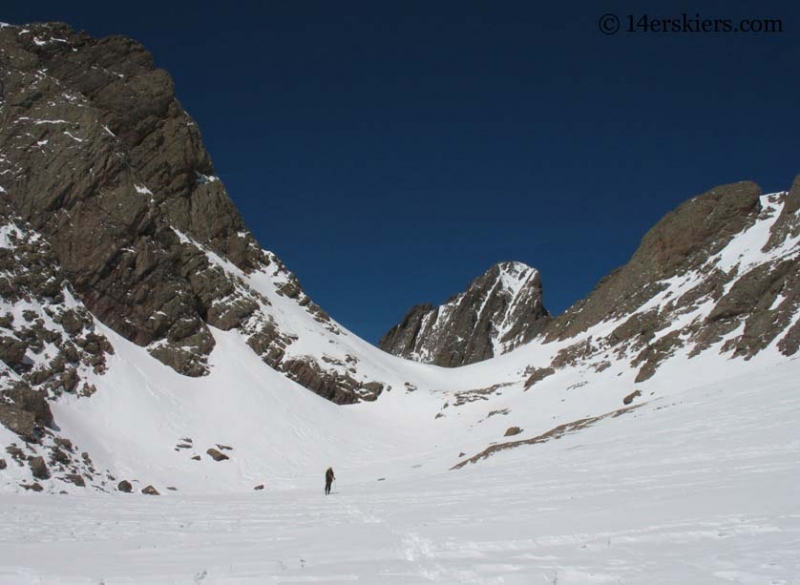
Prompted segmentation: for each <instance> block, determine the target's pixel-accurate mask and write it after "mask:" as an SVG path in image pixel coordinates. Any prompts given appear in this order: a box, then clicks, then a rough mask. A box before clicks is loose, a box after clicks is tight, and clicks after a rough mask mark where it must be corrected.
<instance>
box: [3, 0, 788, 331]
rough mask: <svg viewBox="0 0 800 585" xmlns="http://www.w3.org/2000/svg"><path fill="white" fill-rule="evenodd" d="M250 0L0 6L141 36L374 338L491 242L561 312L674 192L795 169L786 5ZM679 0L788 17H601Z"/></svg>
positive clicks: (330, 302)
mask: <svg viewBox="0 0 800 585" xmlns="http://www.w3.org/2000/svg"><path fill="white" fill-rule="evenodd" d="M247 4H248V5H245V3H229V4H226V3H223V2H214V3H211V2H192V3H189V2H186V3H184V5H182V6H177V5H173V4H172V3H168V2H158V3H155V2H152V3H151V2H131V3H112V2H102V3H101V2H83V3H80V2H64V1H63V0H59V1H58V2H50V1H37V2H16V1H12V2H11V3H10V4H9V3H8V2H4V3H3V6H2V8H0V20H4V21H8V22H12V23H16V24H19V23H22V22H28V21H34V20H62V21H66V22H68V23H70V24H72V25H73V26H74V27H75V28H78V29H84V30H86V31H87V32H89V33H90V34H92V35H94V36H105V35H110V34H124V35H127V36H131V37H134V38H136V39H138V40H140V41H141V42H143V43H144V44H145V45H146V46H147V47H148V48H149V49H150V50H151V51H152V52H153V53H154V56H155V60H156V63H157V65H158V66H160V67H164V68H166V69H168V70H169V71H170V73H171V74H172V75H173V77H174V79H175V83H176V88H177V94H178V98H179V99H180V101H181V103H182V104H183V105H184V106H185V107H186V109H187V110H188V111H189V113H190V114H192V115H193V116H194V117H195V118H196V119H197V121H198V123H199V125H200V128H201V130H202V132H203V137H204V139H205V142H206V146H207V147H208V149H209V151H210V153H211V156H212V158H213V160H214V163H215V167H216V170H217V173H218V175H220V177H221V178H222V179H223V181H224V182H225V184H226V186H227V188H228V191H229V193H230V195H231V197H232V198H233V200H234V201H235V202H236V204H237V205H238V207H239V209H240V210H241V212H242V215H243V216H244V218H245V221H246V222H247V224H248V226H249V227H250V228H251V229H252V231H253V232H254V233H255V235H256V237H257V238H258V239H259V241H260V242H261V244H262V246H263V247H265V248H267V249H270V250H273V251H275V252H276V253H277V254H278V255H279V257H281V258H282V259H283V261H284V262H285V263H286V264H287V265H288V266H289V268H290V269H292V270H293V271H294V272H295V273H296V274H297V275H298V277H299V278H300V281H301V282H302V283H303V285H304V286H305V288H306V290H307V291H308V293H309V294H310V295H311V296H312V298H313V299H314V300H315V301H317V302H318V303H319V304H320V305H322V306H323V307H324V308H325V309H326V310H327V311H329V312H330V313H331V314H332V316H333V317H334V318H336V319H337V320H339V321H340V322H341V323H343V324H344V325H345V326H347V327H349V328H350V329H352V330H353V331H355V332H356V333H358V334H360V335H362V336H363V337H365V338H367V339H369V340H370V341H376V340H377V339H378V337H380V335H381V334H382V333H383V332H385V331H386V330H387V329H388V328H389V327H390V326H391V325H393V324H394V323H395V322H397V321H398V320H399V319H400V318H401V317H402V316H403V314H404V313H405V312H406V310H407V309H409V308H410V307H411V306H412V305H413V304H416V303H419V302H425V301H429V302H435V303H440V302H443V301H444V300H445V299H446V298H447V297H448V296H450V295H451V294H453V293H456V292H459V291H461V290H463V289H464V288H465V287H466V285H467V284H468V282H469V281H470V280H471V279H472V278H474V277H476V276H478V275H479V274H481V273H482V272H483V271H484V270H486V269H487V268H488V267H489V266H490V265H491V264H493V263H495V262H498V261H502V260H519V261H522V262H526V263H528V264H530V265H532V266H535V267H536V268H538V269H539V270H540V271H541V272H542V279H543V286H544V293H545V305H546V306H547V307H548V308H549V309H550V310H551V311H552V312H554V313H559V312H561V311H563V310H564V309H566V308H567V307H568V306H569V305H570V304H572V303H573V302H575V301H576V300H578V299H580V298H582V297H584V296H585V295H586V294H588V293H589V292H590V290H591V289H592V287H593V286H594V285H595V283H596V282H597V281H598V280H599V279H600V278H601V277H602V276H604V275H605V274H607V273H608V272H610V271H611V270H612V269H614V268H616V267H617V266H619V265H621V264H623V263H625V262H626V261H627V260H628V258H629V257H630V255H631V254H632V253H633V252H634V250H635V249H636V247H637V246H638V243H639V240H640V239H641V237H642V236H643V235H644V233H645V232H646V231H647V230H648V229H649V228H650V227H652V225H653V224H654V223H655V222H656V221H658V220H659V219H660V218H661V217H662V216H663V215H664V214H665V213H666V212H668V211H669V210H671V209H673V208H674V207H675V206H677V205H678V204H679V203H681V202H682V201H684V200H685V199H688V198H689V197H691V196H693V195H695V194H698V193H701V192H703V191H705V190H707V189H709V188H711V187H713V186H715V185H717V184H721V183H728V182H733V181H738V180H744V179H752V180H755V181H757V182H758V183H760V184H761V186H762V187H763V188H764V190H765V191H777V190H783V189H786V188H788V186H789V185H790V184H791V181H792V179H793V177H794V176H795V174H796V173H798V172H800V106H798V103H800V101H798V100H800V98H798V96H800V74H798V71H800V36H798V33H799V31H800V8H797V5H796V4H795V5H794V7H793V3H789V2H760V3H758V4H753V3H749V2H735V1H728V2H722V3H710V2H701V1H698V2H693V3H687V2H672V3H669V2H659V3H651V4H652V5H651V6H650V7H646V8H644V7H643V4H642V3H641V2H637V3H633V2H627V3H626V2H615V3H594V2H592V3H589V2H586V3H583V4H573V5H571V6H563V7H560V6H555V5H554V4H556V3H548V4H551V5H547V6H541V5H540V4H541V3H536V2H531V1H525V2H516V1H514V2H467V1H461V2H443V1H441V2H440V1H436V2H432V1H425V2H421V1H409V0H405V1H402V2H401V1H396V2H376V1H374V0H373V1H370V2H361V1H359V2H355V1H346V0H343V1H341V2H331V1H327V0H326V1H310V0H303V1H298V0H285V1H267V2H257V3H256V2H253V3H247ZM250 4H252V6H250ZM682 12H688V13H689V16H694V15H695V14H698V13H699V14H700V16H701V17H708V18H731V19H734V20H737V19H741V18H749V19H752V18H780V19H781V20H782V25H783V33H781V34H733V33H731V34H702V33H694V34H692V33H684V34H673V33H670V34H663V33H662V34H652V33H643V32H641V31H640V32H637V33H628V32H625V31H624V30H622V31H620V32H619V33H617V34H616V35H611V36H606V35H604V34H602V33H601V32H600V31H599V28H598V19H599V18H600V17H601V16H602V15H604V14H606V13H615V14H616V15H617V16H618V17H619V18H620V20H621V22H622V27H623V29H624V28H626V27H627V24H628V20H627V18H628V17H627V15H629V14H634V15H636V18H637V19H638V18H639V17H640V16H641V15H643V14H648V15H649V16H651V17H680V15H681V13H682Z"/></svg>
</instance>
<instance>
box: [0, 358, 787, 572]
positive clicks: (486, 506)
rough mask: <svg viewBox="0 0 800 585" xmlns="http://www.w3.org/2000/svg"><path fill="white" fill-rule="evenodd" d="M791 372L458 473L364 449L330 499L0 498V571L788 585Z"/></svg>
mask: <svg viewBox="0 0 800 585" xmlns="http://www.w3.org/2000/svg"><path fill="white" fill-rule="evenodd" d="M797 373H798V361H797V360H793V361H791V362H787V363H784V364H782V365H780V366H777V367H773V368H770V369H768V370H766V371H762V370H754V371H752V372H751V373H749V374H747V375H743V376H740V377H737V378H735V379H733V380H730V381H727V382H722V383H716V384H707V385H700V386H696V387H692V388H687V389H684V390H683V391H676V392H675V393H674V394H673V396H672V397H671V398H670V399H664V400H653V401H651V402H648V403H647V404H645V405H644V406H642V407H641V408H639V409H637V410H635V411H634V412H631V413H629V414H627V415H625V416H621V417H618V418H611V419H606V420H604V421H602V422H601V423H598V424H597V425H595V426H593V427H589V428H587V429H585V430H583V431H582V432H580V433H576V434H572V435H566V436H564V437H563V438H562V439H560V440H557V441H551V442H547V443H544V444H540V445H532V446H527V447H521V448H518V449H515V450H510V451H505V452H502V453H499V454H497V455H496V456H494V457H492V458H490V459H488V460H486V461H484V462H481V463H480V464H476V465H472V466H467V467H466V468H464V469H462V470H459V471H441V470H438V471H435V472H430V473H427V474H424V475H422V474H421V475H420V476H419V477H410V476H406V477H404V476H403V474H402V473H399V472H397V471H395V470H396V469H397V468H398V467H399V466H400V464H398V463H397V462H395V461H392V460H391V458H388V457H387V458H385V459H384V463H383V468H382V470H381V466H380V465H376V463H375V462H373V461H364V465H365V468H368V467H372V468H373V470H374V471H375V472H378V471H383V475H382V476H381V477H384V476H385V480H384V481H378V480H379V479H380V478H379V477H374V476H373V477H367V476H366V475H359V474H356V473H353V474H351V473H350V472H349V471H347V472H345V471H344V470H343V469H340V470H339V473H338V481H337V483H336V486H335V493H334V494H333V495H331V496H330V497H325V496H324V495H322V485H321V480H322V468H320V469H318V473H317V477H315V478H314V479H315V480H316V481H311V482H309V483H308V484H307V485H304V486H298V487H294V488H292V489H273V488H270V489H266V490H264V491H261V492H252V493H248V494H224V495H222V494H219V495H198V496H190V495H187V494H182V493H180V492H179V493H177V494H171V495H169V497H164V498H152V497H147V496H141V495H134V496H124V497H123V496H120V497H110V496H99V497H98V496H90V495H66V496H53V497H27V496H23V495H5V496H4V497H3V505H2V507H0V550H2V551H3V554H2V555H0V583H3V584H15V585H17V584H29V583H30V584H33V583H37V584H39V583H62V584H64V583H76V584H77V583H81V584H84V583H85V584H89V583H92V584H97V583H104V584H106V585H112V584H117V583H119V584H122V583H128V584H133V583H137V584H139V583H164V584H166V583H174V584H180V583H231V584H233V583H253V584H255V583H310V582H322V583H343V582H362V583H386V584H400V583H411V584H415V583H429V582H436V583H487V584H488V583H493V584H499V583H503V584H531V583H543V584H546V583H551V584H552V583H558V584H559V585H565V584H594V583H622V584H635V583H641V584H651V583H684V584H695V583H696V584H702V585H708V584H714V583H720V584H722V583H748V584H774V585H778V584H782V585H789V584H794V585H796V584H797V583H800V557H798V555H797V551H798V550H800V503H799V502H798V499H797V491H796V487H797V485H799V484H800V465H798V463H800V430H798V427H797V425H796V421H797V419H798V417H799V416H800V395H798V394H797V393H796V392H787V391H786V390H787V387H790V386H794V385H795V384H796V380H797ZM340 410H345V411H349V410H351V409H340ZM360 457H368V454H367V453H365V452H360V453H358V454H357V455H353V460H354V461H355V460H356V459H358V458H360ZM422 461H423V459H420V462H422Z"/></svg>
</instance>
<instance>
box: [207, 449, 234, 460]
mask: <svg viewBox="0 0 800 585" xmlns="http://www.w3.org/2000/svg"><path fill="white" fill-rule="evenodd" d="M206 453H207V454H208V455H209V457H211V458H212V459H213V460H214V461H225V460H226V459H230V457H228V456H227V455H225V453H221V452H219V451H217V450H216V449H214V448H213V447H212V448H210V449H209V450H208V451H206Z"/></svg>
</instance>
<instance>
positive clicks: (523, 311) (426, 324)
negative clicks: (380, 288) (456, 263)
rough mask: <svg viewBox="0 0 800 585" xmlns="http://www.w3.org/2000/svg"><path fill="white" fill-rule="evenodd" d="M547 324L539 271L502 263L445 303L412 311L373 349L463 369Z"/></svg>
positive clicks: (530, 336)
mask: <svg viewBox="0 0 800 585" xmlns="http://www.w3.org/2000/svg"><path fill="white" fill-rule="evenodd" d="M547 320H548V313H547V310H546V309H545V308H544V305H543V304H542V284H541V278H540V276H539V272H538V271H537V270H536V269H534V268H531V267H530V266H526V265H525V264H522V263H521V262H501V263H500V264H496V265H494V266H492V267H491V268H490V269H489V270H487V271H486V272H485V273H484V274H483V275H481V276H479V277H478V278H476V279H475V280H473V281H472V282H471V283H470V285H469V287H467V290H466V291H465V292H463V293H460V294H457V295H456V296H454V297H452V298H451V299H449V300H448V301H447V302H446V303H445V304H443V305H441V306H439V307H434V306H433V305H430V304H423V305H417V306H415V307H413V308H412V309H411V310H410V311H409V312H408V314H407V315H406V316H405V317H404V318H403V320H402V321H401V322H400V323H399V324H397V325H395V326H394V327H392V328H391V329H390V330H389V331H388V332H387V333H386V335H384V336H383V337H382V338H381V340H380V341H379V342H378V347H380V348H381V349H382V350H384V351H387V352H389V353H391V354H394V355H397V356H400V357H403V358H407V359H411V360H415V361H421V362H425V363H432V364H436V365H439V366H448V367H455V366H463V365H466V364H471V363H475V362H479V361H482V360H486V359H489V358H491V357H493V356H495V355H500V354H502V353H505V352H507V351H510V350H512V349H514V348H516V347H519V346H520V345H522V344H524V343H527V342H528V341H530V340H531V339H533V337H534V336H535V335H536V334H537V333H539V332H540V331H541V330H542V328H543V327H544V325H545V324H546V323H547Z"/></svg>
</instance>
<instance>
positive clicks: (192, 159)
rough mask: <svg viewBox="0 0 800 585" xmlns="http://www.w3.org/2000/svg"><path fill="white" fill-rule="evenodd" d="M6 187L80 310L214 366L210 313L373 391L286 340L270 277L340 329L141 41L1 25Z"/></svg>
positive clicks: (281, 361)
mask: <svg viewBox="0 0 800 585" xmlns="http://www.w3.org/2000/svg"><path fill="white" fill-rule="evenodd" d="M0 192H2V197H3V199H4V201H5V202H6V204H7V205H8V207H9V210H10V211H11V212H13V213H14V214H18V216H19V219H20V221H21V222H23V223H24V224H25V225H26V226H27V228H29V229H31V230H33V231H34V232H35V233H37V234H40V236H41V237H42V238H43V240H45V241H46V242H47V243H48V245H49V246H50V249H51V250H52V255H53V258H52V259H53V261H54V264H53V266H54V268H53V270H58V271H59V273H60V274H63V275H64V277H65V279H66V282H67V283H68V285H69V290H71V291H72V292H74V294H75V296H76V298H77V299H79V300H80V302H81V303H82V304H84V305H85V307H86V309H88V311H89V312H91V314H92V315H93V316H94V317H96V318H97V319H98V320H99V321H100V322H102V323H104V324H106V325H108V326H109V327H111V328H112V329H113V330H115V331H116V332H118V333H120V334H121V335H123V336H124V337H125V338H127V339H129V340H131V341H133V342H135V343H137V344H139V345H142V346H145V347H147V348H148V350H149V352H150V353H151V355H152V356H153V357H155V358H157V359H158V360H160V361H162V362H163V363H165V364H167V365H169V366H170V367H172V368H173V369H175V370H176V371H177V372H179V373H182V374H185V375H188V376H202V375H205V374H207V373H208V362H207V358H208V355H209V354H210V352H211V351H212V349H213V347H214V338H213V335H212V334H211V333H210V331H209V327H216V328H218V329H221V330H226V331H227V330H231V329H238V330H241V331H242V332H243V333H244V334H245V335H246V336H247V339H248V343H249V344H250V346H251V347H252V348H253V349H254V350H255V351H256V352H257V353H258V354H259V355H261V356H262V358H263V359H264V361H265V362H267V363H268V364H269V365H270V366H272V367H274V368H276V369H278V370H280V371H283V372H285V373H286V374H287V375H288V376H289V377H291V378H293V379H295V380H296V381H298V382H300V383H301V384H303V385H305V386H306V387H308V388H310V389H312V390H314V391H315V392H317V393H319V394H321V395H323V396H325V397H326V398H329V399H331V400H334V401H336V402H340V403H347V402H354V401H357V400H359V399H360V398H364V397H373V398H374V396H375V395H376V394H375V392H376V388H378V385H375V384H372V385H369V384H370V380H368V379H367V378H366V377H365V376H364V375H362V374H360V373H359V372H358V371H357V368H356V367H354V366H353V365H352V364H347V365H345V364H344V362H343V361H342V360H339V362H340V363H321V362H319V360H318V359H317V358H314V357H310V356H308V355H306V354H305V353H302V352H296V353H297V355H290V354H291V353H292V352H288V353H287V348H288V347H289V346H291V345H292V344H293V342H294V341H295V340H296V338H297V335H296V332H294V331H290V330H286V328H283V329H282V328H281V327H280V326H279V324H278V323H277V322H276V319H275V316H274V310H273V309H274V307H273V306H272V305H273V304H274V303H273V302H271V301H270V300H269V299H268V296H269V294H271V293H272V292H274V293H275V294H277V295H278V296H280V297H282V298H286V299H289V300H290V301H292V302H294V303H295V304H296V305H297V306H298V307H299V308H300V310H301V311H303V312H305V313H307V314H308V315H309V317H310V318H312V319H313V320H314V321H316V322H318V323H319V324H320V325H321V326H322V327H323V328H325V329H326V330H327V331H328V332H330V333H331V334H334V335H336V334H338V333H339V332H340V330H339V328H338V326H337V325H336V324H335V323H333V322H332V321H331V320H330V318H329V317H328V315H327V314H326V313H325V312H323V311H322V310H321V309H320V308H319V307H317V306H316V305H315V304H314V303H312V302H311V301H310V299H309V298H308V297H307V296H306V295H305V294H304V293H303V291H302V288H301V287H300V285H299V283H298V282H297V279H296V278H295V277H294V275H293V274H291V273H290V272H289V271H288V270H286V268H285V267H284V266H283V265H282V264H281V263H280V261H279V260H278V259H277V258H276V257H275V256H274V255H273V254H271V253H269V252H265V251H264V250H262V249H261V248H260V247H259V246H258V244H257V242H256V241H255V238H254V237H253V236H252V234H251V233H250V232H249V231H248V230H247V228H246V226H245V224H244V222H243V221H242V218H241V217H240V215H239V213H238V211H237V210H236V208H235V206H234V205H233V203H232V202H231V200H230V198H229V197H228V195H227V193H226V191H225V187H224V186H223V184H222V182H221V181H220V180H219V178H218V177H217V176H216V174H215V170H214V167H213V165H212V163H211V160H210V157H209V155H208V153H207V152H206V150H205V148H204V147H203V143H202V140H201V136H200V131H199V129H198V127H197V124H196V123H195V122H194V120H193V119H192V118H191V117H190V116H189V115H188V114H187V113H186V111H185V110H184V109H183V108H182V107H181V105H180V103H179V102H178V101H177V99H176V98H175V94H174V87H173V82H172V79H171V78H170V76H169V74H168V73H167V72H166V71H163V70H160V69H156V68H154V66H153V59H152V57H151V55H150V54H149V53H148V52H147V51H146V50H145V49H144V48H143V47H142V46H141V45H140V44H139V43H137V42H135V41H133V40H131V39H128V38H124V37H110V38H106V39H94V38H92V37H90V36H88V35H87V34H85V33H82V32H76V31H74V30H72V29H71V28H70V27H69V26H67V25H65V24H59V23H49V24H34V25H27V26H23V27H15V26H8V25H2V27H0ZM253 277H256V278H258V279H260V282H261V283H262V284H263V285H264V286H262V287H261V288H259V287H258V286H255V285H254V284H253V282H252V281H251V280H250V279H251V278H253ZM262 277H264V278H262ZM265 280H266V281H267V282H265ZM366 388H371V389H366Z"/></svg>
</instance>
